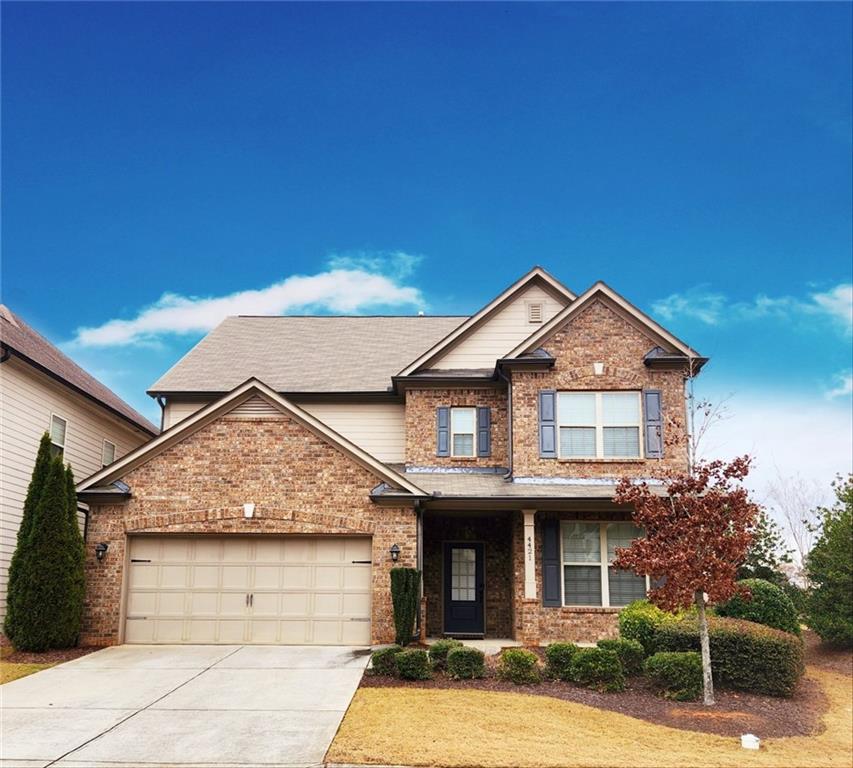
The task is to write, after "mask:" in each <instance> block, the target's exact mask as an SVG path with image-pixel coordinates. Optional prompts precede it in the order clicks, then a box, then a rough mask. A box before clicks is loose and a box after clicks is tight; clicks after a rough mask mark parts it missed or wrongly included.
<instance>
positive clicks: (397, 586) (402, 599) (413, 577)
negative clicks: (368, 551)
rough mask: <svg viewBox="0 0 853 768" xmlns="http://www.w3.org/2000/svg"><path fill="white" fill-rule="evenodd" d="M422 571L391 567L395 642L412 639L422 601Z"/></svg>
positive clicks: (401, 642) (405, 643) (400, 643)
mask: <svg viewBox="0 0 853 768" xmlns="http://www.w3.org/2000/svg"><path fill="white" fill-rule="evenodd" d="M420 586H421V572H420V571H419V570H417V569H416V568H392V569H391V604H392V605H393V608H394V642H395V643H397V645H407V644H408V643H410V642H411V641H412V634H413V633H414V630H415V617H416V616H417V614H418V603H419V601H420V597H419V591H420Z"/></svg>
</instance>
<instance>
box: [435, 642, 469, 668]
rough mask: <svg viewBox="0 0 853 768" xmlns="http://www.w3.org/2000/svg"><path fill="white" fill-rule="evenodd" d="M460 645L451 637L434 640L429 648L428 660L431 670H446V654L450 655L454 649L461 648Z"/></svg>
mask: <svg viewBox="0 0 853 768" xmlns="http://www.w3.org/2000/svg"><path fill="white" fill-rule="evenodd" d="M461 647H462V643H460V642H459V641H458V640H454V639H453V638H451V637H448V638H447V639H445V640H436V641H435V642H434V643H433V644H432V645H431V646H430V647H429V651H428V653H429V660H430V662H431V663H432V668H433V669H446V668H447V654H448V653H450V651H452V650H453V649H454V648H461Z"/></svg>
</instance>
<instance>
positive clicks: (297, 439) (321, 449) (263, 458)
mask: <svg viewBox="0 0 853 768" xmlns="http://www.w3.org/2000/svg"><path fill="white" fill-rule="evenodd" d="M122 480H124V482H126V483H127V484H128V485H129V486H130V487H131V489H132V497H131V499H130V500H129V501H128V502H127V503H125V504H121V505H111V506H108V505H94V506H93V507H92V508H91V510H90V513H89V527H88V533H87V540H88V544H87V547H86V552H87V564H86V569H87V595H86V605H85V615H84V621H83V633H82V640H81V642H83V643H84V644H99V645H111V644H114V643H117V642H119V638H120V636H121V634H120V633H121V605H122V597H123V595H122V592H123V583H122V582H123V578H124V564H125V547H126V542H127V535H128V534H134V533H181V534H187V533H219V534H228V533H235V534H236V533H239V534H264V533H268V534H283V533H303V534H337V535H347V534H356V535H357V534H361V535H365V534H369V535H371V536H372V537H373V562H374V565H373V596H372V598H373V600H372V622H373V623H372V629H373V642H375V643H383V642H390V641H392V640H393V638H394V628H393V615H392V609H391V595H390V578H389V570H390V567H391V561H390V557H389V555H388V550H389V548H390V547H391V545H392V544H394V543H396V544H398V545H399V546H400V548H401V555H400V560H399V563H398V564H399V565H405V566H414V565H415V557H416V546H417V526H416V519H415V514H414V512H413V510H412V509H409V508H387V507H379V506H377V505H375V504H373V503H372V502H371V501H370V499H369V497H368V494H369V492H370V489H371V488H373V487H374V486H376V485H377V483H378V482H379V481H378V479H377V477H375V476H374V475H373V474H372V473H370V472H368V471H367V470H366V469H364V468H363V467H362V466H361V465H359V464H357V463H356V462H355V461H353V460H352V459H351V458H350V457H349V456H347V455H346V454H344V453H343V452H341V451H340V450H338V449H337V448H335V447H333V446H332V445H330V444H329V443H327V442H325V441H324V440H322V439H320V438H319V437H317V436H316V435H314V434H313V433H312V432H310V431H308V430H307V429H305V428H304V427H302V426H301V425H300V424H298V423H297V422H295V421H293V420H292V419H290V418H287V417H284V416H282V418H279V419H255V420H247V419H236V418H229V417H228V415H227V414H226V415H225V416H223V417H221V418H220V419H218V420H217V421H214V422H212V423H211V424H209V425H207V426H205V427H203V428H202V429H200V430H199V431H198V432H195V433H194V434H191V435H189V436H188V437H187V438H186V439H184V440H182V441H181V442H179V443H177V444H176V445H174V446H171V447H170V448H168V449H167V450H165V451H163V452H162V453H160V454H159V455H157V456H155V457H153V458H152V459H151V460H150V461H148V462H147V463H146V464H143V465H142V466H140V467H138V468H136V469H134V470H132V471H130V472H129V473H128V474H127V475H126V476H124V477H123V478H122ZM246 502H253V503H254V504H255V505H256V506H255V516H254V518H252V519H245V518H244V517H243V504H244V503H246ZM102 541H103V542H107V543H108V544H109V550H108V553H107V556H106V558H105V559H104V560H103V561H102V562H100V563H99V562H97V560H96V559H95V557H94V551H93V550H94V547H93V546H92V544H93V542H102Z"/></svg>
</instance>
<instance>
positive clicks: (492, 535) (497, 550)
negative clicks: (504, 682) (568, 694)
mask: <svg viewBox="0 0 853 768" xmlns="http://www.w3.org/2000/svg"><path fill="white" fill-rule="evenodd" d="M512 536H513V530H512V517H511V516H510V515H495V516H489V517H460V516H457V515H455V514H454V515H452V516H450V515H448V516H444V515H438V514H432V513H427V515H426V516H425V518H424V596H425V597H426V601H427V609H426V610H427V617H426V625H427V634H428V635H430V636H431V637H441V634H442V632H443V631H444V590H443V584H444V577H443V574H444V567H443V564H444V542H446V541H472V542H474V541H477V542H483V557H484V559H485V562H484V577H485V603H486V604H485V619H486V636H487V637H505V638H506V637H512V635H513V618H512V607H513V606H512V594H513V585H512Z"/></svg>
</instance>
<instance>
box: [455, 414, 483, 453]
mask: <svg viewBox="0 0 853 768" xmlns="http://www.w3.org/2000/svg"><path fill="white" fill-rule="evenodd" d="M450 455H451V456H454V457H460V458H465V457H470V456H476V455H477V409H476V408H451V409H450Z"/></svg>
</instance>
